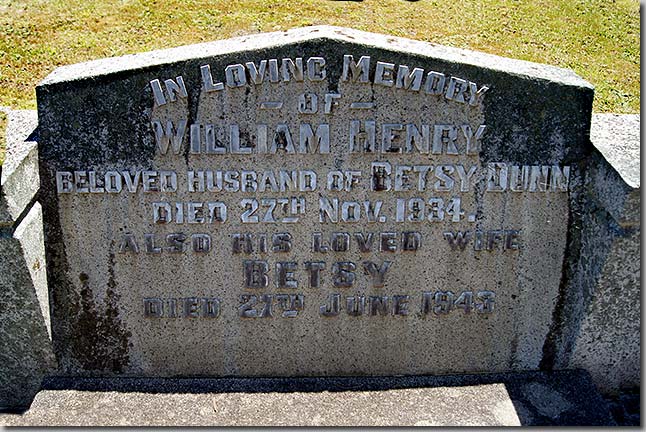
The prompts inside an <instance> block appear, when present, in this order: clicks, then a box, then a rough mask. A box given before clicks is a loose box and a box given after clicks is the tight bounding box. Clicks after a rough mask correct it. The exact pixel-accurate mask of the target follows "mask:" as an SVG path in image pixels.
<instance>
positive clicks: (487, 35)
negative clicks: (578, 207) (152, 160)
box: [0, 0, 640, 163]
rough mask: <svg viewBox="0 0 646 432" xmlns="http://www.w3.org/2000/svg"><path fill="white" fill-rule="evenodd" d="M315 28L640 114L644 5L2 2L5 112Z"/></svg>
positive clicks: (385, 0)
mask: <svg viewBox="0 0 646 432" xmlns="http://www.w3.org/2000/svg"><path fill="white" fill-rule="evenodd" d="M77 3H78V4H77ZM318 24H330V25H339V26H346V27H353V28H356V29H359V30H366V31H372V32H379V33H386V34H391V35H396V36H402V37H408V38H412V39H418V40H425V41H430V42H435V43H440V44H444V45H449V46H454V47H459V48H468V49H474V50H480V51H484V52H488V53H492V54H498V55H502V56H507V57H514V58H519V59H524V60H530V61H535V62H541V63H548V64H552V65H556V66H561V67H566V68H570V69H573V70H574V71H576V72H577V73H578V74H579V75H581V76H582V77H584V78H585V79H587V80H588V81H590V82H591V83H592V84H594V85H595V87H596V99H595V104H594V110H595V111H597V112H620V113H638V112H639V71H640V69H639V2H638V1H637V0H614V1H613V0H541V1H530V0H524V1H511V0H464V1H456V2H445V1H440V0H437V1H436V0H422V1H418V2H409V1H405V0H366V1H363V2H353V1H334V0H289V1H284V2H278V1H275V0H249V1H231V0H228V1H223V0H209V1H197V0H181V1H178V0H166V1H162V0H138V1H134V0H121V1H108V0H88V1H85V2H73V1H65V0H46V1H44V0H40V1H24V0H23V1H9V0H0V105H3V106H9V107H12V108H29V109H34V108H35V107H36V100H35V99H36V98H35V92H34V88H35V86H36V84H37V83H38V82H39V81H40V80H41V79H43V78H44V77H45V76H46V75H47V74H48V73H50V72H51V71H52V70H53V69H54V68H55V67H57V66H60V65H65V64H70V63H76V62H81V61H86V60H91V59H96V58H101V57H109V56H118V55H123V54H131V53H137V52H141V51H148V50H153V49H159V48H170V47H174V46H179V45H185V44H190V43H196V42H203V41H209V40H215V39H223V38H228V37H231V36H238V35H242V34H248V33H256V32H266V31H275V30H284V29H288V28H292V27H301V26H308V25H318ZM0 123H2V122H0ZM0 127H1V126H0ZM2 137H3V138H4V133H2ZM3 148H4V145H0V163H1V161H2V149H3Z"/></svg>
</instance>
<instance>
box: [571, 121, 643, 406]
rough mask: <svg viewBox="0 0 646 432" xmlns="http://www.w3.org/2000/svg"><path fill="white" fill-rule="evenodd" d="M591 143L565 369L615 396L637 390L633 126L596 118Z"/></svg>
mask: <svg viewBox="0 0 646 432" xmlns="http://www.w3.org/2000/svg"><path fill="white" fill-rule="evenodd" d="M591 139H592V141H593V143H594V145H595V147H596V148H597V150H598V152H595V153H594V154H593V156H592V164H591V168H590V171H589V181H588V184H589V188H590V194H589V197H588V199H589V206H588V209H587V212H586V215H585V217H584V228H583V232H584V237H585V243H584V251H585V252H584V259H585V261H584V263H585V266H584V267H583V268H582V269H581V277H582V278H585V279H584V280H585V282H584V286H585V291H584V293H583V296H582V300H581V303H582V310H583V313H582V314H581V316H580V320H579V321H578V325H576V326H575V325H572V327H573V328H575V329H577V330H576V332H575V333H573V342H572V348H571V353H570V355H569V360H568V361H567V365H568V367H578V368H585V369H586V370H588V371H589V372H590V373H591V375H592V377H593V379H594V381H595V383H596V385H597V386H598V387H599V389H600V390H601V391H602V392H603V393H605V394H617V393H619V392H620V391H622V390H623V389H626V388H628V389H629V388H636V387H639V386H640V383H641V349H640V347H641V304H640V303H641V301H640V299H641V222H640V219H641V196H640V182H639V174H640V168H639V156H640V151H639V147H640V146H639V118H638V116H632V115H614V114H612V115H610V114H604V115H595V116H593V123H592V130H591Z"/></svg>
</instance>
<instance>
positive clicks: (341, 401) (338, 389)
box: [0, 370, 615, 426]
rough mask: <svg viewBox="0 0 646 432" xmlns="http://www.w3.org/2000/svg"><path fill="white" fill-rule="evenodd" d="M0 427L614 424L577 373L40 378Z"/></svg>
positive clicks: (587, 380)
mask: <svg viewBox="0 0 646 432" xmlns="http://www.w3.org/2000/svg"><path fill="white" fill-rule="evenodd" d="M0 424H2V425H6V426H519V425H523V426H536V425H542V426H545V425H559V426H563V425H577V426H593V425H595V426H601V425H605V426H608V425H614V424H615V423H614V420H613V419H612V416H611V414H610V411H609V409H608V406H607V404H606V402H605V401H604V400H603V399H602V398H601V396H600V395H599V394H598V393H597V390H596V388H595V386H594V385H593V384H592V382H591V380H590V376H589V374H588V373H587V372H585V371H580V370H570V371H557V372H522V373H508V374H487V375H461V376H439V377H432V376H412V377H379V378H360V377H344V378H256V379H253V378H219V379H197V378H192V379H191V378H184V379H161V378H152V379H145V378H116V379H81V378H48V379H47V380H45V382H44V385H43V389H42V390H41V391H40V392H39V393H38V395H37V396H36V398H35V399H34V402H33V403H32V405H31V408H30V409H29V410H28V411H26V412H24V413H22V414H2V415H0Z"/></svg>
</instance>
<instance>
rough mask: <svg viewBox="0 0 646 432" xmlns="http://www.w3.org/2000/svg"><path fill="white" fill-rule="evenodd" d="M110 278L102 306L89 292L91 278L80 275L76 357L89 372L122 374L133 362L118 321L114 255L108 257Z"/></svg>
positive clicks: (127, 336) (74, 347)
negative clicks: (80, 287) (130, 362)
mask: <svg viewBox="0 0 646 432" xmlns="http://www.w3.org/2000/svg"><path fill="white" fill-rule="evenodd" d="M109 258H110V260H109V266H108V272H109V278H108V281H107V283H106V293H105V294H106V295H105V297H104V300H103V304H102V305H101V304H97V302H95V300H94V297H93V295H92V289H91V288H90V284H91V283H92V281H90V278H89V276H88V275H87V274H86V273H80V274H79V280H80V282H81V286H82V289H81V293H80V294H81V302H80V303H81V304H80V306H81V308H80V311H79V314H78V318H77V320H76V326H73V330H72V333H73V335H72V338H71V341H72V344H73V348H72V349H73V352H74V356H75V357H76V358H77V359H78V361H79V362H80V363H81V365H82V367H83V369H85V370H87V371H101V372H115V373H120V372H123V371H124V369H125V368H126V367H127V366H128V363H129V361H130V359H129V355H128V347H129V338H130V336H132V334H131V333H130V332H129V331H127V330H126V329H125V328H124V327H123V325H122V323H121V320H120V319H119V309H118V307H117V304H118V301H119V299H120V296H119V295H118V294H117V293H116V292H115V291H114V288H115V286H116V283H115V281H114V253H112V252H111V253H110V255H109Z"/></svg>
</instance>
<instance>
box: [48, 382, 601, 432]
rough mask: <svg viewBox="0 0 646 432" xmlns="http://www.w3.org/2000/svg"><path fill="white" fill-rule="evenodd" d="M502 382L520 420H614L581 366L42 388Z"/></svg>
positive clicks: (177, 389)
mask: <svg viewBox="0 0 646 432" xmlns="http://www.w3.org/2000/svg"><path fill="white" fill-rule="evenodd" d="M500 383H502V384H504V385H505V389H506V390H507V393H508V394H509V398H510V400H511V402H512V404H513V406H514V408H515V410H516V414H517V416H518V419H519V421H520V423H521V424H522V425H525V426H529V425H531V426H534V425H579V426H592V425H612V424H613V423H612V419H611V416H610V413H609V411H608V407H607V406H606V404H605V402H604V400H603V399H602V398H601V397H600V395H599V394H598V393H597V390H596V388H595V387H594V385H593V384H592V382H591V381H590V377H589V374H588V373H587V372H585V371H582V370H569V371H554V372H521V373H501V374H484V375H450V376H400V377H294V378H76V377H50V378H46V379H45V380H44V381H43V389H45V390H78V391H92V392H142V393H180V394H181V393H189V394H201V393H272V392H275V393H287V392H351V391H364V392H365V391H385V390H398V389H414V388H428V387H431V388H432V387H463V386H478V385H487V384H500Z"/></svg>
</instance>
